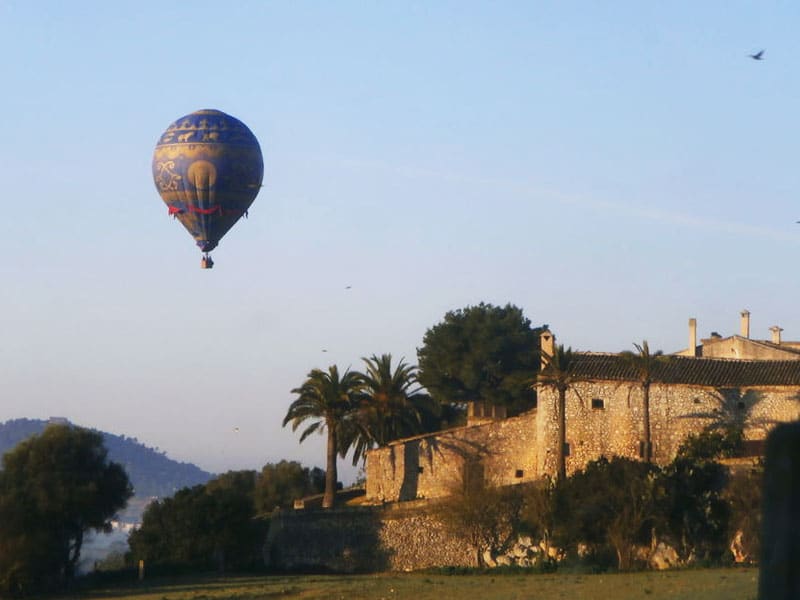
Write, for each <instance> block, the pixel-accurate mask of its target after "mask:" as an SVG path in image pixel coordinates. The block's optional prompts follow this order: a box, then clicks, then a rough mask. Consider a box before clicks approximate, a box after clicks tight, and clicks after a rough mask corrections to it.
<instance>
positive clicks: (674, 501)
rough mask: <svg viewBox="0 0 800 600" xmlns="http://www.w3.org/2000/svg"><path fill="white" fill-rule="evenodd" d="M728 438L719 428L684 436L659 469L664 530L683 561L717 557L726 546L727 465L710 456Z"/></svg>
mask: <svg viewBox="0 0 800 600" xmlns="http://www.w3.org/2000/svg"><path fill="white" fill-rule="evenodd" d="M732 443H735V441H733V442H732V441H731V440H728V439H727V438H726V435H725V434H724V433H723V432H719V431H706V432H704V433H702V434H700V435H696V436H689V438H687V439H686V440H685V441H684V443H683V444H682V445H681V447H680V448H679V449H678V453H677V456H676V457H675V460H673V461H672V463H671V464H669V465H668V466H667V467H666V468H665V469H664V478H663V480H664V488H665V499H664V501H665V505H664V508H663V513H664V514H665V517H666V531H667V534H668V537H669V538H670V541H671V543H672V545H673V546H674V547H675V548H676V550H677V551H678V555H679V556H680V557H681V559H682V560H684V561H688V560H690V559H700V560H704V561H718V560H719V559H720V558H721V557H722V556H723V555H724V553H725V552H726V551H727V541H728V539H727V536H728V529H729V523H730V505H729V503H728V502H727V500H726V499H725V497H724V492H725V488H726V486H727V482H728V471H727V469H726V468H725V467H724V466H723V465H721V464H720V463H719V462H717V460H716V459H717V458H719V457H720V456H722V455H724V454H725V453H727V452H728V451H729V449H730V447H731V444H732Z"/></svg>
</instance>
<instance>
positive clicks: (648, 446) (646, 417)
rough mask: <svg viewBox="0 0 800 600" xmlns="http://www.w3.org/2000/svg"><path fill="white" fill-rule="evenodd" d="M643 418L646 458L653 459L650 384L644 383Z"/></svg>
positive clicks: (647, 459) (649, 460)
mask: <svg viewBox="0 0 800 600" xmlns="http://www.w3.org/2000/svg"><path fill="white" fill-rule="evenodd" d="M642 419H643V421H644V460H645V462H651V461H652V460H653V444H652V441H651V439H650V384H649V383H645V384H643V385H642Z"/></svg>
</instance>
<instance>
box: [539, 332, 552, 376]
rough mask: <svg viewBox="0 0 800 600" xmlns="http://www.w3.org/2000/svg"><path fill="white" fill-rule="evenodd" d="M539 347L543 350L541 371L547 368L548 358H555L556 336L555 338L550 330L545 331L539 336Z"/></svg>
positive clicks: (540, 362)
mask: <svg viewBox="0 0 800 600" xmlns="http://www.w3.org/2000/svg"><path fill="white" fill-rule="evenodd" d="M539 347H540V348H541V350H542V356H541V359H540V361H539V369H540V370H541V369H544V368H545V367H546V366H547V359H546V358H545V355H547V356H553V355H554V354H555V352H556V336H554V335H553V334H552V333H551V332H550V330H549V329H545V330H544V331H543V332H542V333H540V334H539Z"/></svg>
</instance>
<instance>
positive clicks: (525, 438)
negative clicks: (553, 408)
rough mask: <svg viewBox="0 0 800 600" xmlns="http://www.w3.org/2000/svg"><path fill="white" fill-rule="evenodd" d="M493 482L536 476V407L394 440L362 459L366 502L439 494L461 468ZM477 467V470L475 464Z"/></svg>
mask: <svg viewBox="0 0 800 600" xmlns="http://www.w3.org/2000/svg"><path fill="white" fill-rule="evenodd" d="M468 465H472V468H471V471H472V473H473V476H474V474H475V473H480V472H482V473H483V477H485V478H486V480H487V481H490V482H491V483H493V484H494V485H510V484H515V483H523V482H528V481H533V480H535V479H537V478H538V473H537V469H536V411H535V410H533V411H530V412H528V413H525V414H523V415H520V416H518V417H512V418H510V419H505V420H502V421H494V422H491V423H486V424H481V425H473V426H468V427H460V428H458V429H453V430H451V431H445V432H442V433H438V434H433V435H427V436H420V437H417V438H411V439H408V440H402V441H398V442H395V443H392V444H389V445H388V446H386V447H384V448H379V449H376V450H371V451H370V452H369V454H368V457H367V467H366V476H367V500H368V501H369V502H396V501H406V500H415V499H418V498H439V497H442V496H447V495H448V494H450V493H451V491H452V490H453V488H454V486H459V485H461V484H462V483H463V480H464V473H465V469H470V466H468ZM476 466H477V468H475V467H476Z"/></svg>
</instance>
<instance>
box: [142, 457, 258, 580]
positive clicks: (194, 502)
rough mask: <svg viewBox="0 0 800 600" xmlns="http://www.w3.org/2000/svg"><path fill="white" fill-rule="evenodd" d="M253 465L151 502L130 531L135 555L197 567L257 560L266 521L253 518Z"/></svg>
mask: <svg viewBox="0 0 800 600" xmlns="http://www.w3.org/2000/svg"><path fill="white" fill-rule="evenodd" d="M257 478H258V476H257V473H256V472H255V471H230V472H228V473H224V474H222V475H220V476H219V477H217V478H216V479H212V480H211V481H209V482H208V483H207V484H205V485H196V486H194V487H191V488H183V489H181V490H179V491H178V492H177V493H176V494H175V495H174V496H172V497H171V498H164V499H162V500H157V501H155V502H153V503H151V504H150V505H149V506H148V507H147V509H146V510H145V512H144V517H143V519H142V525H141V527H140V528H138V529H137V530H135V531H134V532H132V533H131V535H130V538H129V544H130V547H131V557H132V558H133V560H134V561H138V560H144V561H145V564H149V565H151V566H158V567H165V566H168V567H176V566H181V567H191V568H194V569H197V570H207V569H217V570H220V571H223V570H225V569H231V568H235V569H246V568H250V567H253V566H254V565H256V564H258V562H259V560H260V551H259V547H260V544H261V543H262V542H263V536H264V533H265V531H264V529H265V524H264V522H263V521H259V520H257V519H254V516H255V506H254V491H255V488H256V485H257Z"/></svg>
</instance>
